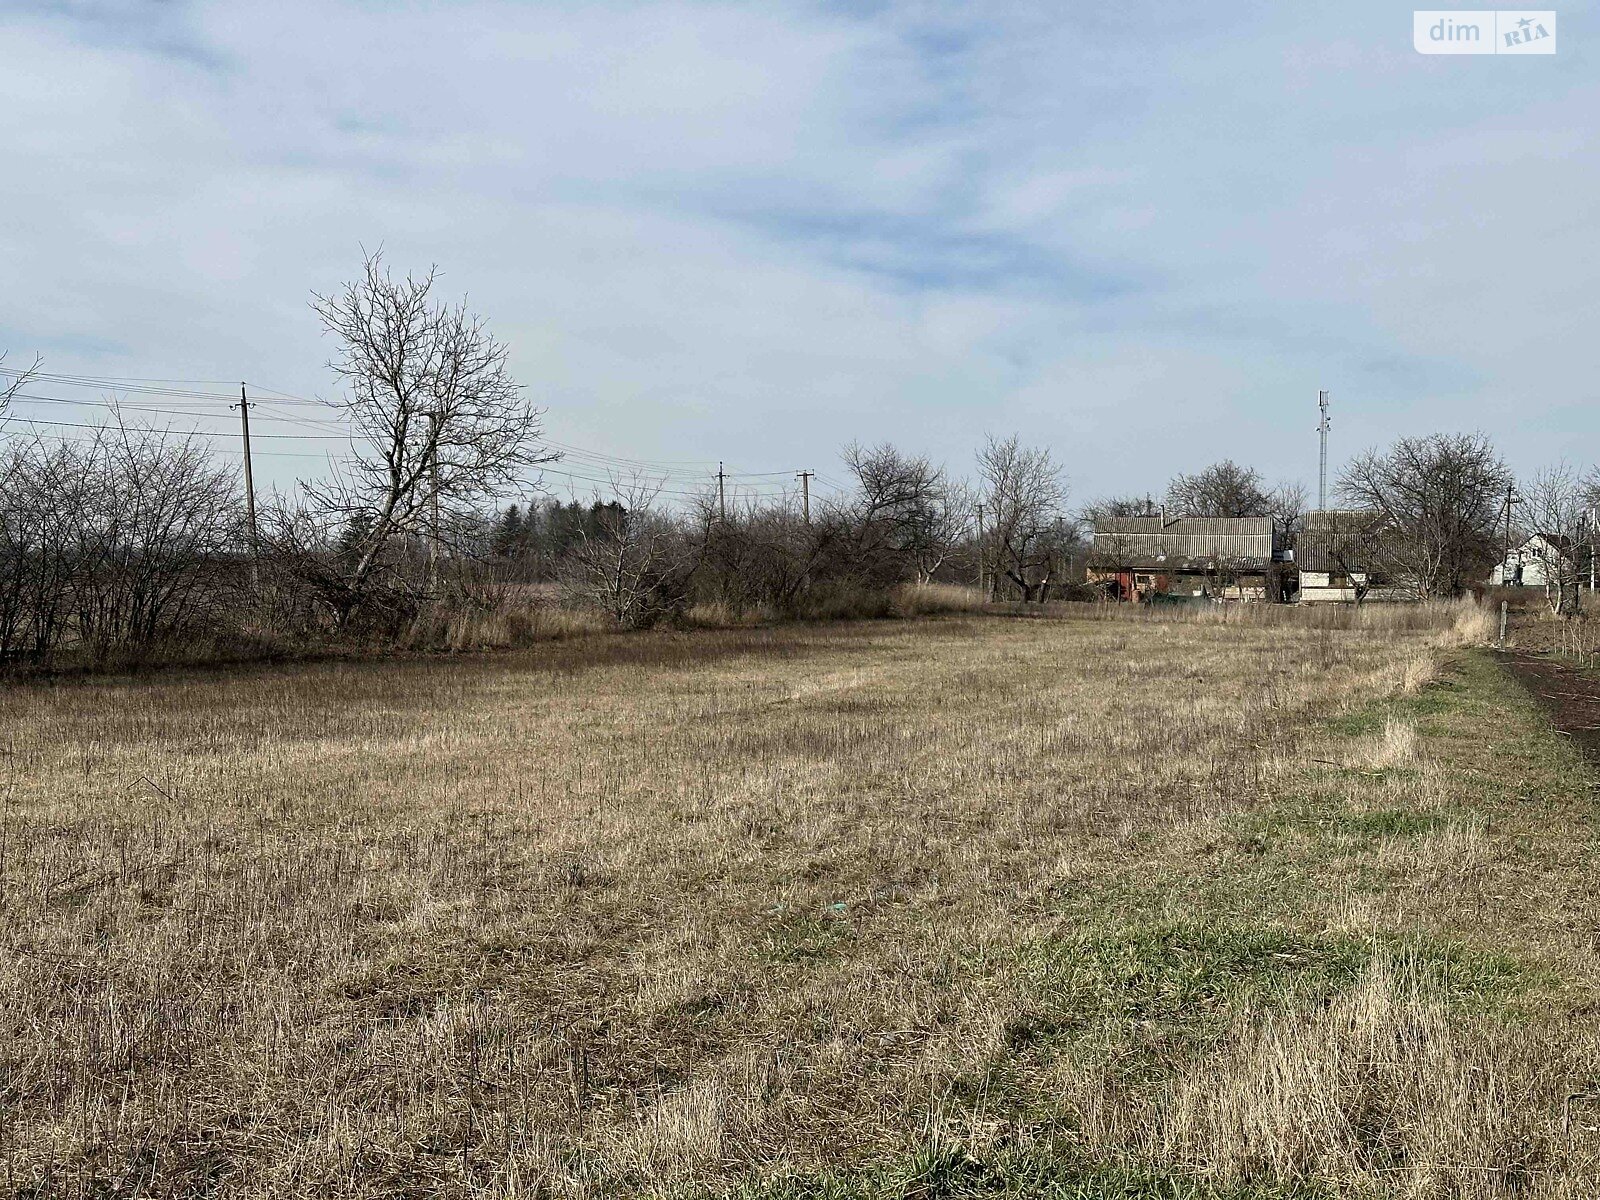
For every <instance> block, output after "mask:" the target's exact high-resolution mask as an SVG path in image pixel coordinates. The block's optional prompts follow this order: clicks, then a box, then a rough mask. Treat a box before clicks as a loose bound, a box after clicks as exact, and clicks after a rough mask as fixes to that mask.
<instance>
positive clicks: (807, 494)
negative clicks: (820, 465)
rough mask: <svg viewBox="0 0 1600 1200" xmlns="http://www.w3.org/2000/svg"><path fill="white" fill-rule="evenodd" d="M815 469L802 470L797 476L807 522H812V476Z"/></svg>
mask: <svg viewBox="0 0 1600 1200" xmlns="http://www.w3.org/2000/svg"><path fill="white" fill-rule="evenodd" d="M815 474H816V472H815V471H801V472H800V473H799V474H797V475H796V476H795V478H796V479H798V480H799V481H800V503H801V505H802V506H803V507H804V509H805V514H806V524H807V525H809V524H811V477H812V476H813V475H815Z"/></svg>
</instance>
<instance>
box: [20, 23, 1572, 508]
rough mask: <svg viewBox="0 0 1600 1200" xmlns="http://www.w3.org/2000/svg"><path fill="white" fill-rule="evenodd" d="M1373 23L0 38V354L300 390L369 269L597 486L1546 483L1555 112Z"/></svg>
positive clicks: (42, 31) (46, 33)
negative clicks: (412, 278) (544, 418)
mask: <svg viewBox="0 0 1600 1200" xmlns="http://www.w3.org/2000/svg"><path fill="white" fill-rule="evenodd" d="M1574 15H1576V14H1574ZM1392 17H1393V14H1392V13H1390V12H1388V10H1387V8H1385V7H1384V6H1381V5H1376V4H1368V5H1363V6H1359V7H1357V8H1353V9H1343V10H1341V11H1340V12H1338V13H1331V12H1330V13H1312V12H1308V11H1304V10H1301V9H1294V10H1290V9H1286V8H1283V7H1282V6H1266V5H1256V4H1253V3H1252V4H1243V5H1239V6H1235V7H1233V8H1230V9H1229V10H1228V11H1227V12H1226V14H1223V15H1221V16H1219V15H1217V14H1214V13H1207V14H1200V13H1185V14H1182V15H1180V16H1175V15H1174V14H1173V13H1172V12H1171V11H1169V10H1168V8H1167V6H1155V5H1130V6H1123V7H1121V8H1118V9H1116V10H1114V11H1113V10H1105V11H1103V12H1101V11H1097V12H1096V13H1092V14H1091V13H1087V12H1084V13H1078V14H1075V15H1073V14H1064V13H1062V12H1061V11H1060V10H1059V9H1058V8H1057V7H1056V6H1044V5H1040V6H1032V5H1016V6H1008V7H1006V8H1005V9H1002V10H993V9H988V10H984V11H982V12H979V11H977V10H974V9H970V8H968V7H966V6H957V5H949V6H941V5H926V4H907V5H905V6H895V5H890V6H886V7H884V8H881V9H878V10H874V11H873V12H872V13H870V14H868V15H850V14H848V13H846V12H844V11H842V10H840V9H837V8H809V7H802V6H794V5H787V6H780V5H772V6H762V7H759V8H758V7H754V6H743V5H737V6H736V5H697V4H687V3H667V4H649V3H637V4H631V3H630V4H614V5H606V4H548V5H515V4H510V3H489V2H468V0H463V2H461V3H455V4H418V5H408V6H382V7H379V6H370V5H364V4H359V3H326V4H322V3H319V4H309V3H305V2H304V0H299V2H296V3H288V4H281V5H225V4H221V3H211V4H199V5H190V6H161V7H160V8H159V9H153V8H152V7H151V6H147V5H121V4H79V5H73V6H68V7H65V8H63V7H51V8H49V9H47V10H45V9H41V10H28V9H16V10H13V12H12V14H11V15H10V16H6V15H4V14H3V13H0V52H3V54H4V59H5V62H6V65H7V69H6V70H5V71H4V72H0V114H4V115H3V117H0V121H3V125H0V163H3V164H4V168H3V170H0V204H3V205H4V211H5V212H6V213H7V214H8V216H7V221H6V222H5V224H4V225H3V226H0V262H3V264H4V266H3V271H4V276H5V280H6V286H5V287H4V288H3V289H0V346H9V347H10V348H12V349H13V350H14V351H16V352H21V353H28V352H30V351H31V350H32V349H33V348H34V347H38V348H40V349H42V350H43V351H44V352H45V353H46V355H47V358H48V360H49V364H50V365H51V366H54V367H56V368H57V369H61V370H68V371H82V372H88V373H103V374H128V375H160V376H169V375H179V376H193V377H199V378H221V377H232V376H243V377H246V378H251V379H256V380H260V381H261V382H263V383H265V384H267V385H270V386H275V387H278V388H283V389H287V390H290V391H294V392H299V393H302V394H309V393H310V392H312V391H313V390H318V389H320V390H326V389H327V388H328V387H329V386H330V382H331V381H330V380H329V378H328V376H327V374H326V372H325V371H323V370H322V369H321V368H320V363H321V362H322V360H323V359H324V358H325V357H326V354H327V350H326V347H325V346H324V345H322V344H321V342H320V340H319V337H318V333H317V329H316V327H315V325H314V322H313V321H312V318H311V315H310V313H309V310H308V309H307V307H306V303H305V301H306V298H307V293H308V291H309V290H310V289H311V288H313V287H315V288H322V289H326V288H329V287H332V286H334V285H335V284H336V283H337V282H338V281H339V279H340V278H342V277H343V276H345V275H347V274H348V273H349V272H350V270H351V269H352V268H353V267H354V266H355V265H356V263H357V261H358V255H359V246H360V245H361V244H366V245H368V246H373V245H376V244H378V243H382V244H383V245H384V246H385V247H386V250H387V253H388V255H389V257H390V258H391V260H392V261H393V262H394V263H396V264H397V265H400V266H419V265H424V264H426V263H428V262H433V261H436V262H438V263H439V264H440V265H441V266H442V267H443V268H444V270H445V278H444V281H443V283H444V286H445V287H446V288H447V289H448V290H450V291H452V292H459V291H466V292H469V293H470V294H471V296H472V298H473V301H474V303H475V305H476V306H477V307H479V308H480V309H482V310H483V311H484V312H485V313H486V314H488V315H489V316H490V318H491V319H492V321H493V323H494V325H495V327H496V329H497V330H498V331H499V332H500V333H501V334H502V335H503V336H505V337H506V338H507V339H508V340H509V341H510V342H511V343H512V345H513V347H514V349H515V362H516V366H517V368H518V371H519V374H520V377H521V378H523V379H524V380H525V381H526V382H527V383H528V384H529V386H530V387H531V388H532V389H533V390H534V392H535V394H536V395H538V396H539V397H540V398H541V399H542V400H543V401H545V402H547V403H548V405H549V407H550V417H549V423H550V428H551V430H552V432H554V433H555V434H556V436H558V437H560V438H561V439H562V440H564V441H569V442H574V443H579V444H585V445H592V446H596V447H598V448H600V449H604V450H608V451H611V452H615V453H620V454H628V455H633V456H640V457H647V458H662V459H673V460H677V459H687V458H696V459H700V458H725V459H727V460H728V461H730V462H737V463H739V464H741V465H742V466H744V467H746V468H748V469H779V468H787V467H799V466H805V465H822V466H823V467H824V469H825V470H826V469H827V464H828V463H829V462H830V461H832V456H833V454H834V453H835V451H836V448H837V446H838V445H839V444H840V443H842V442H843V441H846V440H848V439H850V438H852V437H859V438H863V439H875V438H884V437H892V438H895V439H897V440H900V441H903V442H905V443H907V444H908V445H912V446H915V447H917V448H919V449H927V450H930V451H932V452H933V453H935V454H936V455H940V456H944V457H948V458H950V459H952V460H955V461H961V462H964V461H965V460H966V459H967V457H968V455H969V454H970V449H971V447H972V446H973V445H974V444H975V443H976V442H977V440H978V439H979V438H980V436H981V434H982V432H983V431H984V430H986V429H995V430H1002V431H1005V430H1010V429H1013V428H1017V429H1020V430H1022V431H1023V432H1024V433H1025V434H1026V435H1028V436H1031V437H1037V438H1040V439H1043V440H1055V441H1058V442H1059V443H1060V444H1061V445H1063V446H1064V447H1070V449H1069V450H1068V456H1069V458H1071V459H1072V460H1073V472H1074V474H1075V475H1076V476H1077V477H1078V480H1077V490H1078V491H1079V492H1080V494H1082V493H1094V492H1099V491H1106V490H1112V489H1114V488H1125V487H1137V486H1139V485H1137V484H1136V483H1135V482H1134V480H1135V479H1137V478H1142V479H1144V480H1145V483H1144V484H1143V486H1145V487H1151V488H1158V487H1159V486H1160V483H1161V482H1162V480H1163V479H1164V478H1165V477H1166V475H1167V474H1169V473H1170V472H1171V471H1172V470H1175V469H1179V468H1183V467H1186V466H1193V465H1194V464H1195V462H1196V460H1197V458H1203V457H1207V456H1212V455H1222V454H1229V455H1232V456H1234V457H1237V458H1246V459H1253V460H1255V461H1257V462H1258V463H1260V464H1261V465H1262V466H1263V468H1264V469H1265V470H1266V471H1267V473H1268V474H1269V475H1273V476H1276V475H1281V474H1289V473H1295V471H1296V469H1297V468H1298V473H1300V474H1302V475H1304V474H1306V473H1307V471H1306V469H1305V466H1304V464H1306V463H1307V462H1308V461H1309V460H1310V458H1311V455H1308V454H1307V449H1308V448H1310V449H1311V451H1312V453H1313V454H1314V439H1313V438H1312V437H1311V435H1310V428H1311V425H1312V424H1313V422H1314V417H1308V416H1307V414H1308V413H1310V405H1311V400H1312V398H1313V397H1314V395H1315V391H1316V389H1317V388H1318V387H1322V386H1331V387H1333V388H1334V389H1335V392H1336V402H1338V403H1340V405H1341V413H1340V416H1341V421H1340V424H1339V425H1338V426H1337V427H1336V429H1337V430H1338V434H1337V436H1339V437H1341V438H1345V439H1348V441H1347V443H1346V444H1347V446H1349V447H1352V448H1353V446H1354V445H1355V444H1358V443H1362V444H1364V443H1367V442H1373V441H1380V440H1383V439H1385V438H1387V437H1390V436H1392V435H1393V434H1395V433H1397V432H1413V431H1416V429H1417V428H1419V427H1421V426H1423V425H1426V426H1428V427H1432V426H1433V425H1437V424H1449V425H1451V426H1457V427H1473V426H1482V427H1484V428H1486V429H1488V430H1489V431H1490V432H1491V433H1494V434H1496V435H1498V436H1500V437H1502V439H1503V440H1504V441H1505V442H1506V443H1507V445H1508V446H1509V447H1510V448H1511V449H1512V450H1513V451H1514V452H1515V454H1516V455H1517V457H1518V459H1519V461H1520V462H1522V463H1524V464H1527V465H1532V464H1533V463H1535V462H1537V461H1540V460H1542V459H1547V458H1555V457H1559V456H1561V455H1563V454H1565V455H1566V456H1568V457H1581V456H1582V453H1583V451H1582V448H1581V447H1580V446H1574V445H1572V444H1570V442H1571V438H1572V437H1574V436H1575V435H1577V434H1578V433H1580V432H1582V433H1585V434H1589V435H1592V434H1593V433H1594V432H1595V421H1594V418H1593V417H1591V416H1590V415H1588V412H1587V410H1586V409H1584V408H1583V407H1582V406H1581V405H1580V404H1578V403H1577V402H1576V401H1577V398H1579V397H1582V396H1583V395H1584V394H1585V393H1584V389H1585V388H1587V386H1588V384H1587V371H1588V367H1587V363H1586V361H1585V353H1586V352H1585V350H1584V345H1585V339H1584V333H1585V330H1584V327H1585V325H1586V324H1587V323H1588V319H1589V313H1590V311H1591V308H1590V307H1589V306H1588V305H1586V303H1585V302H1586V300H1587V292H1588V290H1589V287H1590V284H1589V280H1591V279H1592V278H1593V275H1594V266H1595V263H1594V254H1595V249H1594V247H1595V243H1594V241H1593V239H1592V238H1591V237H1589V236H1588V233H1587V231H1588V230H1590V229H1592V228H1593V226H1594V216H1595V213H1594V203H1595V201H1594V199H1593V197H1594V196H1595V194H1596V193H1595V188H1594V186H1593V182H1594V178H1595V162H1594V152H1593V151H1592V150H1591V149H1590V148H1589V146H1590V143H1589V141H1588V129H1587V124H1588V116H1589V114H1591V113H1592V112H1593V111H1594V110H1595V101H1596V99H1597V98H1600V97H1596V95H1595V93H1594V91H1593V90H1592V89H1590V88H1589V87H1588V86H1587V81H1586V80H1584V79H1583V78H1582V77H1581V73H1579V71H1578V69H1577V68H1575V67H1574V66H1573V65H1572V63H1571V60H1570V58H1562V57H1561V56H1557V57H1556V58H1555V59H1552V60H1541V61H1539V62H1532V61H1529V62H1521V61H1519V62H1515V63H1504V64H1503V63H1498V62H1496V61H1494V60H1484V61H1482V62H1475V63H1457V62H1453V61H1452V62H1444V61H1443V60H1431V59H1423V58H1421V57H1420V56H1415V55H1411V54H1410V52H1409V51H1408V50H1407V49H1406V46H1407V44H1408V41H1407V39H1408V38H1409V32H1408V29H1398V27H1396V29H1398V32H1396V31H1395V30H1391V29H1390V28H1389V25H1390V24H1392V20H1391V18H1392ZM1563 20H1564V21H1566V22H1568V25H1567V28H1568V30H1569V31H1571V30H1572V29H1573V23H1572V22H1571V21H1570V20H1569V17H1568V14H1566V13H1564V14H1563ZM1566 44H1567V45H1569V46H1571V45H1574V44H1575V43H1574V42H1573V41H1572V40H1571V39H1570V38H1569V40H1568V42H1567V43H1566ZM1508 67H1509V68H1510V69H1509V70H1505V69H1502V68H1508ZM1463 247H1471V251H1470V252H1463V249H1462V248H1463ZM1540 414H1544V415H1545V416H1546V417H1548V419H1549V420H1550V421H1552V422H1554V423H1555V427H1556V428H1557V429H1559V430H1560V431H1562V432H1563V433H1564V434H1565V436H1566V442H1565V444H1558V443H1561V442H1562V439H1561V438H1556V439H1552V438H1551V437H1550V436H1549V435H1545V434H1538V433H1536V432H1535V431H1532V430H1531V429H1530V427H1529V419H1530V418H1537V417H1538V416H1539V415H1540ZM219 427H229V426H221V425H219ZM305 465H307V464H301V466H302V467H304V466H305ZM294 469H295V464H294V463H292V462H291V461H290V460H283V461H281V462H279V463H277V464H275V465H274V464H269V473H273V472H274V471H275V473H276V475H277V476H278V477H279V478H286V477H287V475H288V474H290V473H292V472H293V470H294Z"/></svg>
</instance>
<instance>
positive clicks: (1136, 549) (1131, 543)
mask: <svg viewBox="0 0 1600 1200" xmlns="http://www.w3.org/2000/svg"><path fill="white" fill-rule="evenodd" d="M1273 528H1274V524H1273V520H1272V518H1271V517H1175V518H1170V519H1168V518H1162V517H1107V518H1104V519H1103V520H1099V521H1096V522H1095V524H1094V544H1095V546H1096V547H1098V548H1099V549H1100V550H1101V551H1107V550H1110V549H1112V547H1113V546H1114V547H1115V549H1116V552H1117V553H1118V555H1119V556H1122V557H1126V558H1128V559H1130V560H1133V561H1135V562H1138V563H1164V564H1166V565H1168V566H1172V565H1175V564H1177V563H1181V562H1185V561H1201V560H1209V559H1222V560H1226V561H1230V562H1238V561H1241V560H1248V561H1252V562H1262V563H1265V562H1271V561H1272V551H1273V549H1274V546H1273V540H1274V539H1273Z"/></svg>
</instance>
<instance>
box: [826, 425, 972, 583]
mask: <svg viewBox="0 0 1600 1200" xmlns="http://www.w3.org/2000/svg"><path fill="white" fill-rule="evenodd" d="M844 462H845V466H846V468H848V469H849V471H850V474H851V475H852V476H853V477H854V478H855V481H856V495H855V497H854V498H853V499H852V501H851V502H850V504H849V512H848V514H846V515H847V520H848V531H849V542H850V552H851V554H852V556H853V560H854V561H853V565H854V567H855V569H856V570H857V571H858V572H859V573H860V574H861V575H862V576H863V577H864V581H865V582H869V583H871V584H873V585H876V586H888V585H891V584H894V583H899V582H902V581H903V580H904V579H906V578H908V577H911V576H915V577H916V578H918V579H923V580H925V579H927V578H928V577H930V576H931V575H932V573H933V572H934V571H935V570H937V569H938V566H939V564H940V563H941V562H943V561H944V558H945V557H946V555H948V554H949V552H950V547H951V546H952V545H953V544H954V543H955V541H956V540H958V539H959V538H960V536H961V532H962V530H963V529H964V528H965V524H964V514H963V513H962V512H961V511H960V510H959V508H958V505H960V504H963V503H964V501H965V497H964V495H962V494H960V493H959V492H958V490H956V489H952V487H951V485H950V483H949V481H948V480H947V479H946V478H945V473H944V471H943V469H941V468H939V467H936V466H934V465H933V464H932V463H931V462H929V461H928V460H927V459H926V458H923V457H921V456H919V455H911V454H905V453H903V452H901V451H900V450H898V449H896V448H895V447H894V446H891V445H890V444H889V443H887V442H885V443H883V444H882V445H879V446H872V447H862V446H860V445H858V444H856V443H851V444H850V445H849V446H846V447H845V450H844Z"/></svg>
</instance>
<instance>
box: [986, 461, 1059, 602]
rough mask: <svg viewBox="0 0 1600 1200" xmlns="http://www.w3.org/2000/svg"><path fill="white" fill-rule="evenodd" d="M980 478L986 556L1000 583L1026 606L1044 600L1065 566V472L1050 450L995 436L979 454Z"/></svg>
mask: <svg viewBox="0 0 1600 1200" xmlns="http://www.w3.org/2000/svg"><path fill="white" fill-rule="evenodd" d="M978 476H979V478H980V479H981V480H982V481H983V486H984V500H983V503H984V507H985V509H986V510H987V511H988V513H989V514H990V516H989V522H988V527H987V528H986V529H985V530H984V554H985V557H986V559H987V560H988V561H989V563H990V564H991V569H992V570H993V571H994V573H995V576H996V583H997V584H998V577H999V576H1002V575H1003V576H1004V577H1005V578H1006V579H1009V580H1010V581H1011V582H1012V584H1014V585H1015V586H1016V588H1017V590H1018V591H1019V592H1021V594H1022V599H1023V601H1024V602H1025V603H1026V602H1029V601H1032V600H1035V599H1038V600H1043V599H1045V598H1046V597H1047V596H1048V594H1049V590H1050V584H1051V582H1052V580H1053V578H1054V577H1055V575H1056V574H1057V573H1058V570H1059V568H1060V566H1061V562H1060V558H1061V554H1060V541H1061V539H1060V536H1059V534H1060V529H1061V525H1060V517H1061V508H1062V505H1063V504H1064V503H1065V501H1066V496H1067V488H1066V483H1065V481H1064V480H1063V479H1062V475H1061V468H1060V467H1059V466H1057V465H1056V463H1055V461H1054V460H1053V459H1052V458H1051V456H1050V451H1049V450H1045V449H1031V448H1028V447H1025V446H1023V445H1022V442H1021V439H1020V438H1018V437H1017V435H1015V434H1012V435H1011V436H1010V437H1008V438H1004V439H999V438H995V437H992V436H991V437H990V438H989V439H988V440H987V441H986V442H985V444H984V447H983V449H982V450H980V451H979V452H978Z"/></svg>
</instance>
